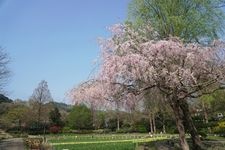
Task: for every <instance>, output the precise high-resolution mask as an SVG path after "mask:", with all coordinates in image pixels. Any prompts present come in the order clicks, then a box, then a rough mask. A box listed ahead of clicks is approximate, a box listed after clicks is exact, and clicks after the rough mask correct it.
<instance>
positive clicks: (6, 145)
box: [0, 138, 25, 150]
mask: <svg viewBox="0 0 225 150" xmlns="http://www.w3.org/2000/svg"><path fill="white" fill-rule="evenodd" d="M0 150H25V147H24V142H23V139H22V138H13V139H6V140H2V141H1V142H0Z"/></svg>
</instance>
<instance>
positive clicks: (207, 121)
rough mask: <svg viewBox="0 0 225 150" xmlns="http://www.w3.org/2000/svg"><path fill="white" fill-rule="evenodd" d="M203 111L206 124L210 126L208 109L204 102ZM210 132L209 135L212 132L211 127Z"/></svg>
mask: <svg viewBox="0 0 225 150" xmlns="http://www.w3.org/2000/svg"><path fill="white" fill-rule="evenodd" d="M202 109H203V113H204V122H205V124H208V123H209V117H208V113H207V108H206V106H205V103H204V102H202ZM208 131H209V133H211V132H212V131H211V128H210V127H208Z"/></svg>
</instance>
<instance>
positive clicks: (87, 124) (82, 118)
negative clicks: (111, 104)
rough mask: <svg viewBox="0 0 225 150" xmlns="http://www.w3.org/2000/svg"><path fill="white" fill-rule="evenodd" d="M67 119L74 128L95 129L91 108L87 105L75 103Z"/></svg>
mask: <svg viewBox="0 0 225 150" xmlns="http://www.w3.org/2000/svg"><path fill="white" fill-rule="evenodd" d="M67 121H68V125H69V127H71V128H72V129H76V130H90V129H93V126H92V115H91V110H90V109H89V108H88V107H87V106H85V105H75V106H74V107H73V109H72V110H71V112H70V113H69V115H68V118H67Z"/></svg>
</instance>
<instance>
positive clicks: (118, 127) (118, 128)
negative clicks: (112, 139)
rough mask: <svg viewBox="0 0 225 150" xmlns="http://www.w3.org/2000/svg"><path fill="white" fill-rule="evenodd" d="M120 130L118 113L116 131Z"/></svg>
mask: <svg viewBox="0 0 225 150" xmlns="http://www.w3.org/2000/svg"><path fill="white" fill-rule="evenodd" d="M119 130H120V117H119V113H117V131H119Z"/></svg>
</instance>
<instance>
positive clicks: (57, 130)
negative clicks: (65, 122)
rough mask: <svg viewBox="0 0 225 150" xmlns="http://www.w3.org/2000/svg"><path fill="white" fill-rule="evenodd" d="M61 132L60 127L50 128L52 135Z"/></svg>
mask: <svg viewBox="0 0 225 150" xmlns="http://www.w3.org/2000/svg"><path fill="white" fill-rule="evenodd" d="M60 131H61V127H60V126H56V125H54V126H51V127H50V128H49V132H50V133H54V134H57V133H59V132H60Z"/></svg>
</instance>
